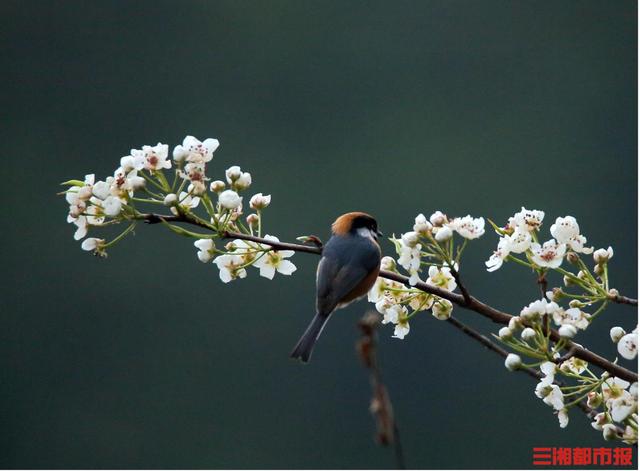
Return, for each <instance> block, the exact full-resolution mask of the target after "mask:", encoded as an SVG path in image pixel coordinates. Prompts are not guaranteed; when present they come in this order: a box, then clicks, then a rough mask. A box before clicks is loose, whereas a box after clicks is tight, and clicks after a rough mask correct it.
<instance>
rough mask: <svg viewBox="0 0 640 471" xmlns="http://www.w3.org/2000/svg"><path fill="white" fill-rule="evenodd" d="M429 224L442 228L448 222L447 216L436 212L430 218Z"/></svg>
mask: <svg viewBox="0 0 640 471" xmlns="http://www.w3.org/2000/svg"><path fill="white" fill-rule="evenodd" d="M429 222H431V224H433V225H434V226H442V225H444V224H446V223H447V222H448V220H447V216H446V215H445V214H442V212H441V211H436V212H435V213H433V214H432V215H431V216H430V217H429Z"/></svg>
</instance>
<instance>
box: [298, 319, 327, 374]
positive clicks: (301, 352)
mask: <svg viewBox="0 0 640 471" xmlns="http://www.w3.org/2000/svg"><path fill="white" fill-rule="evenodd" d="M328 320H329V316H326V315H321V314H316V316H315V317H314V318H313V320H312V321H311V324H309V327H307V330H306V331H305V332H304V334H302V337H300V340H298V343H297V344H296V346H295V347H294V349H293V351H292V352H291V355H290V356H291V358H299V359H300V360H301V361H302V362H304V363H307V362H308V361H309V359H310V358H311V352H313V347H314V346H315V345H316V341H317V340H318V337H320V334H321V333H322V329H324V326H325V324H326V323H327V321H328Z"/></svg>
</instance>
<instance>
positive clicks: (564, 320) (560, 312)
mask: <svg viewBox="0 0 640 471" xmlns="http://www.w3.org/2000/svg"><path fill="white" fill-rule="evenodd" d="M554 304H555V303H554ZM556 306H557V304H556ZM548 312H549V314H551V315H552V316H553V322H555V324H556V325H558V326H562V325H572V326H573V327H575V328H577V329H581V330H585V329H586V328H587V327H589V318H590V316H589V314H587V313H586V312H583V311H581V310H580V309H578V308H577V307H572V308H569V309H567V310H564V309H562V308H560V307H558V308H556V309H553V310H550V311H548Z"/></svg>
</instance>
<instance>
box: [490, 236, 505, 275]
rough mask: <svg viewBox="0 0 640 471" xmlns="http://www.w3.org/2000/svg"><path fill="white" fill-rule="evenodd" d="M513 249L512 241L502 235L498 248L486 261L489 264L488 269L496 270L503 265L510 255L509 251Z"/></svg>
mask: <svg viewBox="0 0 640 471" xmlns="http://www.w3.org/2000/svg"><path fill="white" fill-rule="evenodd" d="M510 251H511V243H510V241H509V239H508V238H507V237H501V238H500V241H499V242H498V248H497V249H496V251H495V252H493V255H491V257H489V260H487V261H486V262H484V264H485V265H486V266H487V271H489V272H491V271H496V270H498V269H499V268H500V267H501V266H502V263H503V262H504V260H505V259H506V258H507V257H508V256H509V252H510Z"/></svg>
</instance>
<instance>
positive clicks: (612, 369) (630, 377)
mask: <svg viewBox="0 0 640 471" xmlns="http://www.w3.org/2000/svg"><path fill="white" fill-rule="evenodd" d="M136 219H141V220H144V221H145V222H147V223H149V224H156V223H160V222H162V221H167V222H170V221H172V222H183V223H187V224H193V225H196V226H198V227H203V228H206V229H209V230H212V231H215V228H214V227H213V226H210V225H209V224H207V223H203V222H201V221H200V220H198V219H196V218H194V217H192V216H191V215H189V214H184V213H183V214H179V215H177V216H176V215H160V214H140V215H139V216H138V217H137V218H136ZM221 238H223V239H241V240H248V241H251V242H257V243H260V244H264V245H269V246H271V247H273V248H274V249H275V250H293V251H296V252H305V253H312V254H316V255H320V254H321V253H322V248H320V247H315V246H309V245H302V244H291V243H287V242H275V241H271V240H267V239H264V238H260V237H256V236H252V235H249V234H241V233H239V232H230V231H224V232H223V233H222V235H221ZM380 276H381V277H382V278H386V279H388V280H393V281H399V282H400V283H403V284H405V285H407V286H410V284H409V278H408V277H406V276H404V275H401V274H399V273H395V272H391V271H386V270H380ZM458 284H459V283H458ZM414 286H415V288H418V289H420V290H422V291H424V292H425V293H429V294H433V295H435V296H438V297H440V298H443V299H447V300H449V301H451V302H452V303H453V304H456V305H458V306H460V307H463V308H465V309H469V310H471V311H474V312H477V313H478V314H480V315H482V316H484V317H486V318H488V319H490V320H492V321H493V322H495V323H497V324H502V325H507V324H509V321H510V320H511V318H512V317H513V316H512V315H511V314H507V313H506V312H503V311H500V310H498V309H496V308H494V307H491V306H489V305H488V304H485V303H483V302H482V301H480V300H478V299H477V298H475V297H473V296H471V295H470V294H469V293H466V296H465V295H463V294H457V293H452V292H450V291H447V290H444V289H442V288H438V287H437V286H432V285H429V284H427V283H425V282H423V281H419V282H418V283H416V284H415V285H414ZM465 291H466V290H465ZM620 298H624V299H625V300H628V301H629V302H628V303H627V304H633V301H636V303H637V300H633V299H631V298H626V297H624V296H620ZM550 337H551V338H552V339H553V340H554V341H558V340H560V334H558V332H557V331H556V330H554V329H552V330H551V332H550ZM565 349H567V350H574V355H575V356H576V357H578V358H580V359H582V360H585V361H587V362H589V363H591V364H593V365H596V366H597V367H599V368H601V369H603V370H605V371H608V372H609V373H610V374H612V375H613V376H617V377H619V378H621V379H624V380H626V381H630V382H632V383H635V382H637V381H638V375H637V373H634V372H633V371H630V370H628V369H626V368H623V367H621V366H619V365H617V364H615V363H613V362H610V361H609V360H607V359H606V358H604V357H601V356H600V355H598V354H596V353H593V352H591V351H589V350H587V349H585V348H583V347H581V346H579V345H578V344H576V343H574V342H572V341H570V340H566V346H565Z"/></svg>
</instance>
